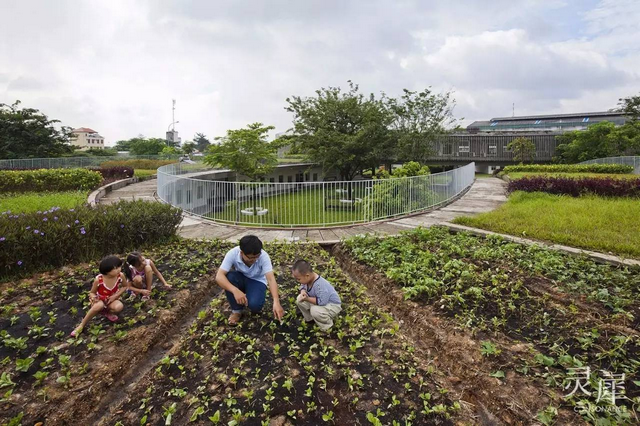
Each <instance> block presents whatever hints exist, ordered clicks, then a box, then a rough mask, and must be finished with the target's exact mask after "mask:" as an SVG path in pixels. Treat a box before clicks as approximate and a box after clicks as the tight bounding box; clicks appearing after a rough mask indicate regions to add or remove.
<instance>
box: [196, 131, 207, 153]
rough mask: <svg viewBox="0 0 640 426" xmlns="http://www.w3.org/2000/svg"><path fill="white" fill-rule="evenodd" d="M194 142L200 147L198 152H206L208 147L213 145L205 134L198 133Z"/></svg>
mask: <svg viewBox="0 0 640 426" xmlns="http://www.w3.org/2000/svg"><path fill="white" fill-rule="evenodd" d="M193 142H195V144H196V146H197V147H198V151H200V152H205V151H206V149H207V147H208V146H209V145H211V142H209V139H207V137H206V136H205V135H204V134H203V133H196V136H195V137H194V138H193Z"/></svg>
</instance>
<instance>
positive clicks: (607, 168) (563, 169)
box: [504, 164, 633, 174]
mask: <svg viewBox="0 0 640 426" xmlns="http://www.w3.org/2000/svg"><path fill="white" fill-rule="evenodd" d="M631 172H633V167H632V166H626V165H623V164H520V165H517V166H507V167H505V168H504V173H507V174H508V173H615V174H623V173H631Z"/></svg>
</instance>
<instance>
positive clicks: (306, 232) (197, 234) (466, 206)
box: [100, 178, 507, 244]
mask: <svg viewBox="0 0 640 426" xmlns="http://www.w3.org/2000/svg"><path fill="white" fill-rule="evenodd" d="M156 182H157V181H156V180H155V179H153V180H149V181H145V182H140V183H136V184H133V185H129V186H126V187H124V188H121V189H117V190H114V191H112V192H110V193H109V194H107V196H106V197H105V198H103V199H102V200H100V202H101V203H112V202H115V201H118V200H121V199H126V200H132V199H141V200H149V201H157V198H156V197H155V191H156ZM506 186H507V184H506V183H505V182H504V181H502V180H501V179H498V178H481V179H476V181H475V182H474V184H473V185H472V186H471V189H470V190H469V191H468V192H467V193H466V194H465V195H463V196H462V197H461V198H460V199H458V200H457V201H455V202H453V203H451V204H449V205H447V206H445V207H442V208H440V209H437V210H433V211H431V212H427V213H421V214H417V215H413V216H410V217H404V218H402V219H395V220H386V221H381V222H374V223H367V224H361V225H352V226H344V227H337V228H321V229H312V228H309V229H290V230H286V229H264V228H248V227H241V226H232V225H223V224H217V223H213V222H209V221H206V220H203V219H200V218H198V217H196V216H185V217H184V219H183V220H182V224H181V227H180V230H179V234H180V235H181V236H182V237H184V238H194V239H196V238H219V239H222V240H227V241H232V242H237V241H238V240H239V239H240V238H242V237H243V236H244V235H248V234H254V235H257V236H258V237H259V238H260V239H261V240H262V241H274V240H285V241H316V242H318V243H321V244H322V243H324V244H330V243H335V242H338V241H339V240H341V239H342V238H348V237H350V236H353V235H359V234H377V235H394V234H398V233H399V232H401V231H405V230H407V229H411V228H416V227H418V226H423V227H428V226H432V225H437V224H440V223H443V222H449V221H451V220H453V219H455V218H456V217H459V216H471V215H474V214H478V213H483V212H488V211H491V210H493V209H495V208H496V207H498V206H499V205H500V204H502V203H504V202H505V201H506V200H507V197H506V194H505V189H506Z"/></svg>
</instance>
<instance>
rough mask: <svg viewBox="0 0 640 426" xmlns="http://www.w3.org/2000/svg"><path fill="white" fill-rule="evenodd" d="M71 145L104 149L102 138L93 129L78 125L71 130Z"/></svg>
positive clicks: (81, 147)
mask: <svg viewBox="0 0 640 426" xmlns="http://www.w3.org/2000/svg"><path fill="white" fill-rule="evenodd" d="M71 145H73V146H79V147H80V149H82V150H85V149H89V148H98V149H104V138H103V137H102V136H100V135H99V134H98V132H96V131H95V130H93V129H89V128H88V127H80V128H79V129H73V131H72V132H71Z"/></svg>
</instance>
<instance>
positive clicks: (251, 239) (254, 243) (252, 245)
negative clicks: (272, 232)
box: [240, 235, 262, 254]
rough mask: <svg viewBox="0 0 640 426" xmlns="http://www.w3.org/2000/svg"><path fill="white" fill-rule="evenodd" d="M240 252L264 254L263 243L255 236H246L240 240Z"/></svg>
mask: <svg viewBox="0 0 640 426" xmlns="http://www.w3.org/2000/svg"><path fill="white" fill-rule="evenodd" d="M240 250H242V252H243V253H244V254H260V253H261V252H262V241H260V238H258V237H256V236H255V235H245V236H244V237H242V238H240Z"/></svg>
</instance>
